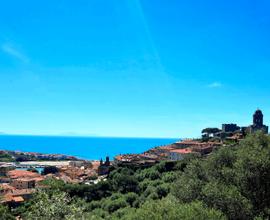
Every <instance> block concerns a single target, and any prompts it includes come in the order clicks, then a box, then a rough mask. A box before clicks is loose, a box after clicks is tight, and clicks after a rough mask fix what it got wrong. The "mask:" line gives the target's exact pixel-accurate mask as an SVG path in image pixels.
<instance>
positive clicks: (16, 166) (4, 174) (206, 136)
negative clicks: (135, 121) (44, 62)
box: [0, 109, 268, 207]
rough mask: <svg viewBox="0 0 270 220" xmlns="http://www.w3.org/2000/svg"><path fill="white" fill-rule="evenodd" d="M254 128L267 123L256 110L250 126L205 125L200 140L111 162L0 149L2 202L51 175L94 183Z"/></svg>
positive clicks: (202, 150)
mask: <svg viewBox="0 0 270 220" xmlns="http://www.w3.org/2000/svg"><path fill="white" fill-rule="evenodd" d="M256 131H262V132H263V133H266V134H267V133H268V126H266V125H264V124H263V114H262V111H261V110H259V109H258V110H256V111H255V113H254V114H253V124H252V125H250V126H246V127H240V126H238V125H237V124H233V123H231V124H223V125H222V126H221V129H219V128H205V129H203V130H202V138H200V139H184V140H181V141H177V142H175V143H172V144H169V145H166V146H159V147H155V148H152V149H149V150H148V151H146V152H143V153H140V154H122V155H116V156H115V158H114V160H113V161H111V160H110V158H109V157H106V158H105V161H103V160H102V159H101V160H100V161H87V160H80V159H78V158H76V157H72V156H65V155H49V154H48V155H47V154H40V153H31V152H28V153H27V152H25V153H23V152H13V151H0V156H1V155H2V156H3V155H5V156H6V158H9V159H10V161H6V162H0V197H1V203H6V204H8V205H10V206H11V207H16V206H18V205H19V204H20V203H22V202H24V201H26V200H28V199H29V198H31V195H32V194H33V193H34V192H35V191H36V190H37V189H38V188H43V187H45V186H44V184H43V181H44V180H47V179H50V178H55V179H58V180H62V181H64V182H65V183H79V184H96V183H98V182H99V181H104V180H106V175H107V174H108V173H109V172H110V170H111V167H117V166H138V167H149V166H152V165H154V164H156V163H158V162H160V161H168V160H170V161H179V160H183V159H184V158H185V157H187V156H189V155H197V156H200V157H205V156H207V155H209V154H211V152H212V151H213V150H214V149H215V148H218V147H220V146H226V145H228V144H233V143H236V142H239V141H241V140H242V139H243V138H244V137H245V136H246V135H247V134H249V133H254V132H256ZM2 158H3V157H2ZM22 158H23V159H22ZM27 158H28V159H29V160H28V161H27ZM18 159H19V160H18Z"/></svg>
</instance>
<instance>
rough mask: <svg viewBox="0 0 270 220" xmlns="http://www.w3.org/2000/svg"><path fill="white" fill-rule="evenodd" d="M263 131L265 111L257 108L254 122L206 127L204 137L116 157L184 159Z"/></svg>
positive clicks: (128, 160)
mask: <svg viewBox="0 0 270 220" xmlns="http://www.w3.org/2000/svg"><path fill="white" fill-rule="evenodd" d="M256 131H262V132H263V133H265V134H268V126H266V125H264V124H263V113H262V111H261V110H259V109H257V110H256V111H255V113H254V114H253V124H252V125H250V126H246V127H240V126H238V125H237V124H223V125H222V128H221V129H219V128H205V129H203V131H202V139H200V140H192V139H187V140H183V141H178V142H175V143H173V144H170V145H167V146H160V147H156V148H153V149H150V150H149V151H147V152H144V153H142V154H125V155H118V156H116V157H115V162H116V164H121V165H127V164H131V165H151V164H154V163H157V162H159V161H162V160H172V161H176V160H182V159H183V158H184V157H186V156H187V155H190V154H197V155H201V156H205V155H208V154H210V153H211V152H212V151H213V150H214V149H215V148H216V147H219V146H221V145H223V140H224V139H226V140H233V141H239V140H241V139H242V138H243V137H244V136H245V135H247V134H249V133H254V132H256Z"/></svg>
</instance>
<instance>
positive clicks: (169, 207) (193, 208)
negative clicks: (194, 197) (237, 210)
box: [121, 198, 226, 220]
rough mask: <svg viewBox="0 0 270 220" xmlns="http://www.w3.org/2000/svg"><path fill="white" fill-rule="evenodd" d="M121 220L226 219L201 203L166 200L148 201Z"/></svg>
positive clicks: (130, 211)
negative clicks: (181, 202)
mask: <svg viewBox="0 0 270 220" xmlns="http://www.w3.org/2000/svg"><path fill="white" fill-rule="evenodd" d="M121 219H125V220H148V219H155V220H179V219H185V220H193V219H197V220H205V219H208V220H216V219H221V220H222V219H226V218H225V217H224V216H223V214H222V213H221V212H219V211H217V210H214V209H211V208H206V207H204V206H203V204H202V203H200V202H194V203H190V204H180V203H178V202H176V201H174V200H172V199H169V198H166V199H163V200H157V201H148V202H146V203H145V204H144V205H142V207H141V208H139V209H133V210H132V209H130V210H129V212H127V214H126V215H124V216H123V217H122V218H121Z"/></svg>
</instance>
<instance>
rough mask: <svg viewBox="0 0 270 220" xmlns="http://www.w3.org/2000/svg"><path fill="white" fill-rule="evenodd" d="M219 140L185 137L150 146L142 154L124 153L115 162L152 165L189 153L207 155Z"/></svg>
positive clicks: (177, 158) (179, 158)
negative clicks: (162, 144) (150, 147)
mask: <svg viewBox="0 0 270 220" xmlns="http://www.w3.org/2000/svg"><path fill="white" fill-rule="evenodd" d="M220 145H221V143H220V142H211V141H208V142H201V141H198V140H192V139H187V140H183V141H178V142H175V143H173V144H169V145H166V146H160V147H156V148H152V149H150V150H149V151H147V152H144V153H142V154H124V155H118V156H116V157H115V162H116V164H119V165H128V164H132V165H140V166H143V165H145V166H147V165H153V164H155V163H158V162H160V161H163V160H182V159H183V158H184V157H186V156H187V155H190V154H197V155H201V156H204V155H207V154H209V153H211V152H212V151H213V149H214V148H215V147H217V146H220Z"/></svg>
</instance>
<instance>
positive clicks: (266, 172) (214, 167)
mask: <svg viewBox="0 0 270 220" xmlns="http://www.w3.org/2000/svg"><path fill="white" fill-rule="evenodd" d="M172 192H173V194H174V195H175V197H176V198H178V199H179V200H180V201H182V202H191V201H194V200H201V201H203V202H204V203H205V204H207V205H208V206H209V207H213V208H215V209H219V210H221V211H223V213H225V214H226V215H227V217H228V218H229V219H252V218H254V217H255V216H259V215H260V216H262V217H268V216H269V214H270V213H269V207H270V137H269V136H266V135H264V134H262V133H257V134H254V135H251V136H249V137H247V138H246V139H245V140H244V141H242V142H241V143H240V145H239V146H236V147H230V148H228V147H227V148H221V149H219V150H218V151H216V152H215V153H213V154H212V155H211V156H209V157H208V158H207V159H206V160H200V161H198V160H194V161H192V162H191V163H190V164H189V165H188V166H187V168H186V170H185V172H184V173H183V174H182V175H180V177H179V179H178V180H177V181H176V183H175V184H174V186H173V190H172Z"/></svg>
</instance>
